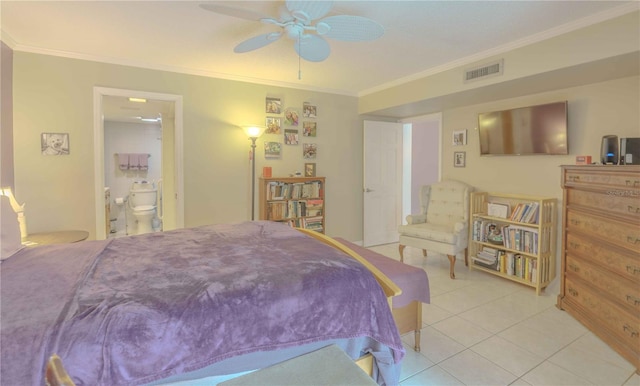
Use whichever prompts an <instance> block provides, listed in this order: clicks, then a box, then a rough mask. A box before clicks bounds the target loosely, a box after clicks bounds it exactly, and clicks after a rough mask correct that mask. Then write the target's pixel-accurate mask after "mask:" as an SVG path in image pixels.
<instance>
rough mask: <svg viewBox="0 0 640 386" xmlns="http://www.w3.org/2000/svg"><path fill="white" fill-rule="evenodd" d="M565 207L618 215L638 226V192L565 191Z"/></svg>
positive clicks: (639, 223) (639, 221)
mask: <svg viewBox="0 0 640 386" xmlns="http://www.w3.org/2000/svg"><path fill="white" fill-rule="evenodd" d="M566 192H567V194H566V196H565V199H566V203H567V205H580V206H584V207H588V208H593V209H599V210H603V211H606V212H607V213H612V214H619V215H623V216H625V217H628V218H629V219H631V221H634V222H637V223H638V225H640V190H638V191H636V190H633V189H628V190H615V189H609V190H607V191H603V192H593V191H586V190H577V189H567V191H566Z"/></svg>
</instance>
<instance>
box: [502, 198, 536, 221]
mask: <svg viewBox="0 0 640 386" xmlns="http://www.w3.org/2000/svg"><path fill="white" fill-rule="evenodd" d="M539 206H540V205H539V204H538V203H537V202H528V203H519V204H517V205H516V207H515V208H514V209H513V212H512V213H511V217H509V220H511V221H516V222H523V223H527V224H537V223H538V210H539Z"/></svg>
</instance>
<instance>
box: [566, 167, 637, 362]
mask: <svg viewBox="0 0 640 386" xmlns="http://www.w3.org/2000/svg"><path fill="white" fill-rule="evenodd" d="M562 189H563V197H564V199H563V204H562V263H561V269H560V280H561V281H560V283H561V284H560V294H559V295H558V303H557V306H558V308H560V309H562V310H565V311H567V312H568V313H569V314H570V315H571V316H573V317H574V318H576V319H577V320H578V321H579V322H580V323H582V324H583V325H584V326H585V327H587V328H588V329H589V330H590V331H591V332H593V333H594V334H595V335H597V336H598V337H600V339H602V340H603V341H604V342H605V343H607V344H608V345H609V346H610V347H611V348H612V349H613V350H615V351H617V352H618V353H619V354H620V355H621V356H623V357H624V358H626V359H627V360H628V361H629V362H631V363H632V364H633V366H635V368H636V373H637V374H640V166H638V165H585V166H573V165H571V166H562Z"/></svg>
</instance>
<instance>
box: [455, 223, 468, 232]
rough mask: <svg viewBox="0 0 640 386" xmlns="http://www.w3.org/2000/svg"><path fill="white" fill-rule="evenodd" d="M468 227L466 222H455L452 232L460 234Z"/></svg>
mask: <svg viewBox="0 0 640 386" xmlns="http://www.w3.org/2000/svg"><path fill="white" fill-rule="evenodd" d="M467 227H468V225H467V223H466V222H457V223H455V224H453V230H454V231H456V232H460V231H462V230H465V229H467Z"/></svg>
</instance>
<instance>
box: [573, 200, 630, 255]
mask: <svg viewBox="0 0 640 386" xmlns="http://www.w3.org/2000/svg"><path fill="white" fill-rule="evenodd" d="M566 226H567V228H568V230H569V231H577V232H580V233H583V234H584V235H586V236H587V237H592V236H593V237H596V238H599V239H601V240H607V241H608V242H609V243H612V244H615V245H617V246H619V247H622V248H625V249H628V250H630V251H632V252H636V253H637V252H640V227H639V226H638V224H636V223H633V222H629V223H626V222H622V221H615V220H611V219H607V218H603V217H599V216H595V215H591V214H588V213H582V212H579V211H575V210H567V212H566Z"/></svg>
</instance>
